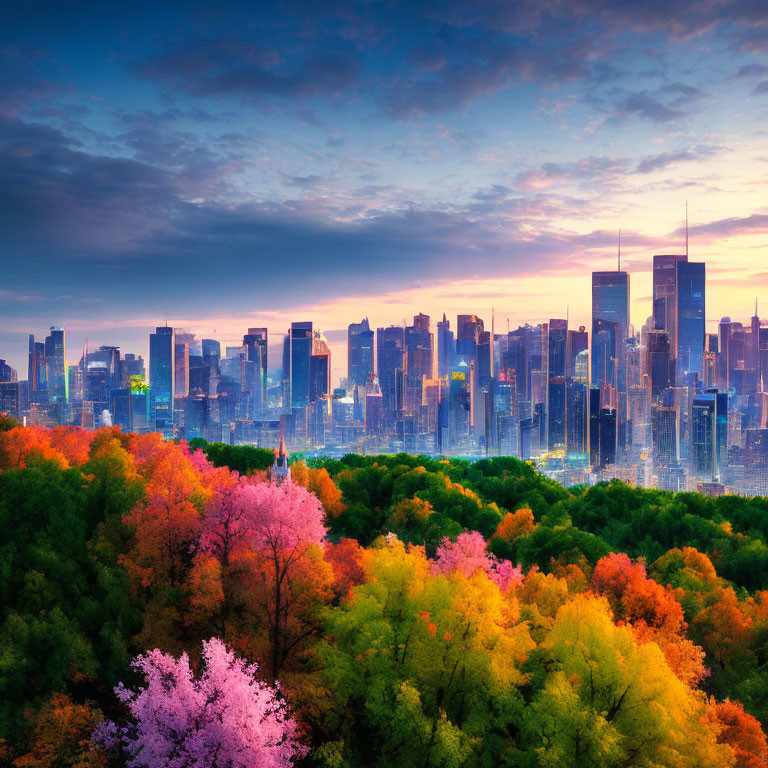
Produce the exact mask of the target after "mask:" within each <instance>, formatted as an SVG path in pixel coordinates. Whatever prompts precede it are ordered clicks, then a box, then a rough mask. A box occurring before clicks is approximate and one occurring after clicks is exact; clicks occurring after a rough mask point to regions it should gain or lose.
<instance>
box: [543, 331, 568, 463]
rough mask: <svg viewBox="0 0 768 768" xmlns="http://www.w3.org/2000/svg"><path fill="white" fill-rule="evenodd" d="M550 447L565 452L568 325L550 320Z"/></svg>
mask: <svg viewBox="0 0 768 768" xmlns="http://www.w3.org/2000/svg"><path fill="white" fill-rule="evenodd" d="M547 350H548V351H547V447H548V449H549V450H550V451H554V450H558V449H563V448H565V442H566V441H565V435H566V411H567V408H566V403H567V393H566V368H567V358H568V321H567V320H550V321H549V334H548V339H547Z"/></svg>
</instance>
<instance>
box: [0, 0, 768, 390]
mask: <svg viewBox="0 0 768 768" xmlns="http://www.w3.org/2000/svg"><path fill="white" fill-rule="evenodd" d="M766 182H768V3H765V2H763V0H703V1H702V2H697V3H695V4H691V3H689V2H681V1H679V0H644V1H643V2H635V1H622V2H620V3H617V2H613V1H612V0H535V1H533V2H519V3H514V2H509V1H508V0H473V1H472V2H456V1H452V0H446V2H439V1H437V2H420V1H419V0H407V1H404V2H396V1H395V0H391V1H389V2H374V1H373V0H371V1H370V2H351V1H350V2H344V1H337V0H325V1H324V2H317V1H316V0H312V1H310V2H298V1H297V2H292V3H282V2H270V3H248V4H245V3H235V4H231V3H227V2H217V3H211V2H207V3H198V2H195V0H189V1H188V2H184V3H165V4H162V3H145V2H143V0H137V1H136V2H131V3H113V2H99V3H90V2H89V3H79V2H76V1H75V2H67V3H62V2H55V3H50V4H46V3H37V2H34V0H32V1H30V2H25V3H16V4H13V7H11V6H10V4H6V7H4V8H3V10H2V12H0V357H3V358H5V359H6V360H8V362H9V363H10V364H11V365H13V366H14V367H16V368H18V369H19V372H20V378H24V377H25V376H26V347H27V334H28V333H29V332H33V333H35V334H36V335H37V336H39V337H40V338H42V336H44V335H45V334H46V332H47V329H48V327H49V326H50V325H65V326H66V328H67V334H68V347H69V350H68V357H69V358H70V362H76V360H77V359H79V349H81V348H82V344H83V342H84V340H86V339H87V340H88V343H89V345H91V346H93V345H96V344H99V343H110V344H119V345H120V346H121V348H122V350H123V351H124V352H137V353H140V354H144V355H146V354H147V349H148V342H147V334H148V332H149V330H150V328H152V327H153V326H155V325H162V324H163V323H164V322H165V318H166V316H167V318H168V323H169V324H171V325H174V326H176V327H180V328H186V329H188V330H190V331H193V332H195V333H197V334H199V335H200V336H204V337H215V338H219V339H221V340H222V342H223V343H224V344H231V345H234V344H237V343H238V341H239V340H241V338H242V334H243V333H244V332H245V330H246V329H247V328H248V327H252V326H267V327H268V328H269V329H270V333H271V334H272V335H273V337H274V341H279V334H280V333H284V332H285V329H286V328H287V327H288V325H289V324H290V322H291V321H293V320H312V321H314V322H315V324H316V326H317V327H319V328H320V329H322V330H323V331H325V333H326V336H327V337H328V339H329V341H330V342H331V345H332V349H333V351H334V360H333V368H334V370H335V372H336V374H337V375H342V374H343V373H344V372H345V371H344V368H345V366H346V357H345V354H344V351H343V342H344V339H345V336H346V331H345V329H346V326H347V325H348V324H349V323H350V322H353V321H359V320H360V319H361V318H362V317H364V316H367V317H369V319H370V322H371V325H372V326H374V327H375V326H380V325H388V324H391V323H400V322H402V320H403V318H410V317H411V316H412V315H413V314H415V313H418V312H425V313H427V314H430V315H431V316H432V317H433V318H434V319H435V320H436V319H438V318H439V317H440V316H441V315H442V313H443V312H445V313H446V314H447V316H448V319H449V320H451V322H452V323H455V316H456V314H457V313H472V312H474V313H477V314H479V315H480V316H481V317H483V318H484V319H485V321H486V325H487V326H489V325H490V318H491V313H492V311H493V313H494V316H495V328H496V330H497V332H498V331H499V330H500V329H501V330H504V329H505V328H506V325H507V324H509V325H510V327H512V328H514V327H517V325H518V324H520V323H524V322H526V321H528V322H534V323H535V322H541V321H545V320H548V319H549V318H551V317H564V316H566V314H567V315H568V317H569V319H570V323H571V326H577V325H579V324H585V325H588V324H589V316H590V302H591V295H590V273H591V271H592V270H596V269H611V268H615V265H616V260H617V244H618V231H619V230H621V233H622V234H621V243H622V245H621V252H622V266H623V267H624V268H626V269H627V270H629V271H630V273H631V294H632V321H633V322H634V324H635V325H636V327H637V328H638V329H639V328H640V326H641V325H642V324H643V323H644V322H645V320H646V318H647V317H648V315H649V314H650V293H651V272H650V267H651V262H652V257H653V254H654V253H663V252H667V253H669V252H673V253H674V252H678V253H679V252H684V241H685V229H684V219H685V205H686V201H687V203H688V210H689V222H690V224H689V239H690V246H689V247H690V258H691V259H692V260H702V261H705V262H706V263H707V275H708V285H707V320H708V323H709V325H710V327H711V328H712V329H714V327H715V326H716V324H717V322H718V320H719V319H720V317H722V316H724V315H729V316H732V317H734V318H735V319H741V320H745V319H746V318H747V317H749V316H750V315H751V314H752V312H753V308H754V302H755V299H756V298H757V299H758V301H759V303H760V306H762V313H763V314H764V315H765V316H768V304H767V303H766V302H768V296H766V288H768V241H767V240H766V235H768V198H767V197H766V189H768V185H767V184H766ZM78 348H79V349H78Z"/></svg>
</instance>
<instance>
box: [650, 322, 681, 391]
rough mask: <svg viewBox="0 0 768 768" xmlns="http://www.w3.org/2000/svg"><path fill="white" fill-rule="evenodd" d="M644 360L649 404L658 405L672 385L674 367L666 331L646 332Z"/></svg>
mask: <svg viewBox="0 0 768 768" xmlns="http://www.w3.org/2000/svg"><path fill="white" fill-rule="evenodd" d="M645 359H646V375H647V377H648V386H649V389H650V393H651V402H653V403H658V402H660V401H661V398H662V396H663V395H664V391H665V390H666V389H667V388H669V387H671V386H672V385H673V383H674V366H673V364H672V355H671V351H670V346H669V332H668V331H665V330H661V329H658V330H652V331H649V332H648V344H647V350H646V357H645Z"/></svg>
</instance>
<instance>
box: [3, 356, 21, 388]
mask: <svg viewBox="0 0 768 768" xmlns="http://www.w3.org/2000/svg"><path fill="white" fill-rule="evenodd" d="M15 381H18V374H17V373H16V369H15V368H11V366H10V365H8V364H7V363H6V362H5V360H3V359H2V358H0V384H9V383H11V382H15Z"/></svg>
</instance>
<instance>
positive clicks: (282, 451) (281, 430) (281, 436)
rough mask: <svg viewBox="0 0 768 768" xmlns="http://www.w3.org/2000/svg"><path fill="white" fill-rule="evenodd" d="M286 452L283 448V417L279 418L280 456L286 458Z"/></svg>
mask: <svg viewBox="0 0 768 768" xmlns="http://www.w3.org/2000/svg"><path fill="white" fill-rule="evenodd" d="M287 455H288V451H287V450H286V448H285V421H284V418H283V416H280V456H287Z"/></svg>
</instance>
